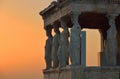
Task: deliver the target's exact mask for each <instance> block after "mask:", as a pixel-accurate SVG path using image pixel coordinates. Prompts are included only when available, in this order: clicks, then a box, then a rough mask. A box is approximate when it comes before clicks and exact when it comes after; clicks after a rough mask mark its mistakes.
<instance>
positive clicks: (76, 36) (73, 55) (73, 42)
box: [69, 13, 81, 65]
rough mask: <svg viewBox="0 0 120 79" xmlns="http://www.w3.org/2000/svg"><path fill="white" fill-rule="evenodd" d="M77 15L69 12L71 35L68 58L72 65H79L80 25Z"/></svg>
mask: <svg viewBox="0 0 120 79" xmlns="http://www.w3.org/2000/svg"><path fill="white" fill-rule="evenodd" d="M78 16H79V14H77V13H72V14H71V20H72V22H73V27H72V29H71V36H70V46H69V52H70V59H71V64H72V65H80V61H81V60H80V59H81V58H80V53H81V52H80V49H81V48H80V45H81V43H80V41H81V39H80V38H81V37H80V34H81V26H80V25H79V23H78Z"/></svg>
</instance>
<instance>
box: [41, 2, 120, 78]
mask: <svg viewBox="0 0 120 79" xmlns="http://www.w3.org/2000/svg"><path fill="white" fill-rule="evenodd" d="M40 15H41V16H42V17H43V20H44V29H45V30H46V33H47V36H48V39H47V40H46V46H45V60H46V69H45V70H43V73H44V79H120V0H57V1H53V2H52V3H51V4H50V5H49V6H48V7H47V8H45V9H44V10H43V11H41V12H40ZM59 28H62V29H63V31H62V32H60V30H59ZM83 28H88V29H98V30H99V32H100V34H101V39H100V40H101V52H100V67H86V66H85V64H86V63H85V57H86V54H85V43H83V42H85V41H84V40H85V39H86V38H85V32H84V33H83V32H82V29H83ZM52 29H54V32H55V35H54V36H53V35H52ZM69 29H70V31H69ZM69 38H70V40H69ZM69 58H70V62H71V64H69Z"/></svg>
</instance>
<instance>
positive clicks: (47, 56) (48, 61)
mask: <svg viewBox="0 0 120 79" xmlns="http://www.w3.org/2000/svg"><path fill="white" fill-rule="evenodd" d="M45 30H46V35H47V37H48V38H47V40H46V44H45V61H46V69H50V68H51V67H52V66H51V65H52V60H51V53H52V40H53V37H52V34H51V32H52V28H51V27H47V28H45Z"/></svg>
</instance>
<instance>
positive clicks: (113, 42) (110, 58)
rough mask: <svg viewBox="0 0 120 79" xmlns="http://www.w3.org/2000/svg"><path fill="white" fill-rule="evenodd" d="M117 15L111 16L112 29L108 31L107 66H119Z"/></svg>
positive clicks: (109, 17)
mask: <svg viewBox="0 0 120 79" xmlns="http://www.w3.org/2000/svg"><path fill="white" fill-rule="evenodd" d="M116 16H117V15H109V16H108V19H109V25H110V28H109V29H108V31H107V44H106V47H105V51H104V52H105V55H106V65H107V66H116V65H117V53H118V47H117V29H116V25H115V19H116Z"/></svg>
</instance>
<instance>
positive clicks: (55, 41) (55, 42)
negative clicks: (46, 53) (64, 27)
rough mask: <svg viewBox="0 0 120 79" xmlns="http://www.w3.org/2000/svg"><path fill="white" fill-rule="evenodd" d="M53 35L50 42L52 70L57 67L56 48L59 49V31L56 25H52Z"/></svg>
mask: <svg viewBox="0 0 120 79" xmlns="http://www.w3.org/2000/svg"><path fill="white" fill-rule="evenodd" d="M53 28H54V32H55V35H54V37H53V41H52V61H53V68H57V67H58V66H59V60H58V48H59V41H60V31H59V27H58V25H57V24H53Z"/></svg>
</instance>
